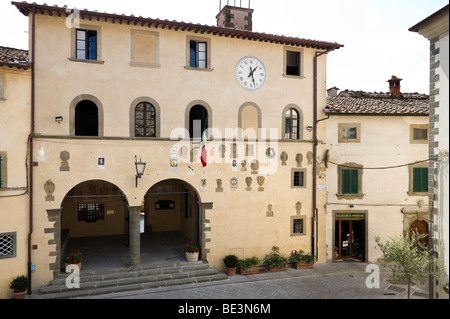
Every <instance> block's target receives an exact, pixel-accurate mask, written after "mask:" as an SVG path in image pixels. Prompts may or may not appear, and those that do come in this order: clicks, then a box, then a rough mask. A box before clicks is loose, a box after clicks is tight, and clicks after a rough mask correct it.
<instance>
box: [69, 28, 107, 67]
mask: <svg viewBox="0 0 450 319" xmlns="http://www.w3.org/2000/svg"><path fill="white" fill-rule="evenodd" d="M79 29H81V30H89V31H96V32H97V60H87V59H78V58H77V52H76V47H77V45H76V41H77V36H76V32H77V30H79ZM68 59H69V61H72V62H84V63H96V64H104V63H105V61H103V60H102V28H101V27H100V26H96V25H90V24H80V25H79V26H78V27H77V28H75V27H74V28H72V29H71V31H70V57H69V58H68Z"/></svg>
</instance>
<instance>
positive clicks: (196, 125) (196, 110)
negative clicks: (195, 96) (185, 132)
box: [189, 105, 208, 138]
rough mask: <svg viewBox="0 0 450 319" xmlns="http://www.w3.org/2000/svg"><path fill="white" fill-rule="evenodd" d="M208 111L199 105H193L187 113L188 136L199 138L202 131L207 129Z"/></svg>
mask: <svg viewBox="0 0 450 319" xmlns="http://www.w3.org/2000/svg"><path fill="white" fill-rule="evenodd" d="M207 120H208V111H207V110H206V108H204V107H203V106H201V105H194V106H193V107H192V108H191V110H190V111H189V136H190V137H191V138H201V136H202V133H203V130H204V129H205V128H208V127H207V125H208V124H207V123H206V122H207Z"/></svg>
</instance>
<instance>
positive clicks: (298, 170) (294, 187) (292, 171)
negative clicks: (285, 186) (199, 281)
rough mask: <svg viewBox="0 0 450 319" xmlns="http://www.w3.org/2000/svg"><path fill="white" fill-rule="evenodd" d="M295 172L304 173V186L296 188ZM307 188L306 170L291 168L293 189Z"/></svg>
mask: <svg viewBox="0 0 450 319" xmlns="http://www.w3.org/2000/svg"><path fill="white" fill-rule="evenodd" d="M295 172H302V173H303V185H302V186H294V174H295ZM299 188H306V168H291V189H299Z"/></svg>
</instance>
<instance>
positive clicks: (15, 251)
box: [0, 232, 17, 259]
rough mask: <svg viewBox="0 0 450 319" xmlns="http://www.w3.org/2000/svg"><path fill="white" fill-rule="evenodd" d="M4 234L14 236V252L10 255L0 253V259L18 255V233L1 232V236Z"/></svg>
mask: <svg viewBox="0 0 450 319" xmlns="http://www.w3.org/2000/svg"><path fill="white" fill-rule="evenodd" d="M3 236H12V246H13V249H12V253H11V254H9V255H0V259H7V258H15V257H17V233H16V232H7V233H0V237H3Z"/></svg>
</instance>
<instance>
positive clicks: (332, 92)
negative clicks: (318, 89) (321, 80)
mask: <svg viewBox="0 0 450 319" xmlns="http://www.w3.org/2000/svg"><path fill="white" fill-rule="evenodd" d="M338 92H339V89H338V88H337V87H335V86H333V87H332V88H331V89H328V90H327V97H336V96H337V95H338Z"/></svg>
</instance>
